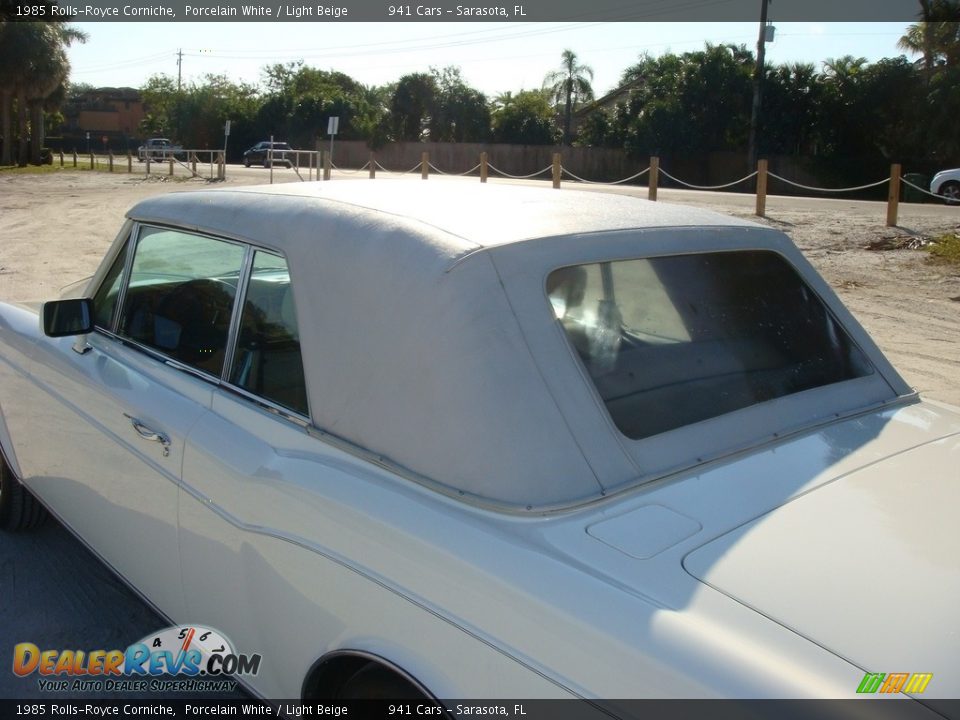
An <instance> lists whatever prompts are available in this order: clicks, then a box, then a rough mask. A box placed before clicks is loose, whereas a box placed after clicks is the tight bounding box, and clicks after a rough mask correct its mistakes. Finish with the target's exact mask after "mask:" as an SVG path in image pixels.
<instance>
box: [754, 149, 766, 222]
mask: <svg viewBox="0 0 960 720" xmlns="http://www.w3.org/2000/svg"><path fill="white" fill-rule="evenodd" d="M756 215H757V217H766V215H767V160H766V158H764V159H763V160H757V208H756Z"/></svg>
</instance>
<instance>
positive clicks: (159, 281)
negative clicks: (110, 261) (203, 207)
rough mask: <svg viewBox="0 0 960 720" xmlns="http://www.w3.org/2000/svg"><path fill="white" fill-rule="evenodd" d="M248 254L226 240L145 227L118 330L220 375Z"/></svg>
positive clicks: (164, 352) (133, 265)
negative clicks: (238, 286) (238, 288)
mask: <svg viewBox="0 0 960 720" xmlns="http://www.w3.org/2000/svg"><path fill="white" fill-rule="evenodd" d="M244 253H245V250H244V248H243V246H241V245H237V244H235V243H230V242H226V241H223V240H214V239H213V238H209V237H204V236H202V235H193V234H191V233H185V232H180V231H177V230H167V229H164V228H142V229H141V231H140V236H139V238H138V240H137V244H136V248H135V250H134V256H133V264H132V267H131V271H130V279H129V281H128V285H127V291H126V295H125V296H124V300H123V308H122V309H121V312H120V320H119V323H118V327H117V332H118V334H120V335H122V336H124V337H127V338H130V339H131V340H135V341H136V342H138V343H141V344H143V345H146V346H147V347H150V348H153V349H155V350H158V351H160V352H162V353H163V354H165V355H168V356H169V357H171V358H173V359H174V360H178V361H180V362H182V363H184V364H185V365H189V366H191V367H194V368H197V369H198V370H203V371H205V372H208V373H210V374H212V375H216V376H217V377H219V376H220V374H221V372H222V369H223V363H224V356H225V353H226V347H227V336H228V334H229V331H230V317H231V314H232V311H233V300H234V297H236V293H237V282H238V278H239V277H240V270H241V268H242V267H243V258H244Z"/></svg>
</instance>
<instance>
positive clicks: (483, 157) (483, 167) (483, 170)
mask: <svg viewBox="0 0 960 720" xmlns="http://www.w3.org/2000/svg"><path fill="white" fill-rule="evenodd" d="M486 181H487V154H486V153H485V152H482V153H480V182H482V183H485V182H486Z"/></svg>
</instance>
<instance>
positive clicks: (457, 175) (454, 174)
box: [427, 162, 480, 177]
mask: <svg viewBox="0 0 960 720" xmlns="http://www.w3.org/2000/svg"><path fill="white" fill-rule="evenodd" d="M427 166H428V167H429V168H431V169H432V170H434V171H435V172H437V173H439V174H440V175H452V176H454V177H463V176H464V175H469V174H470V173H472V172H473V171H474V170H476V169H478V168H479V167H480V163H477V164H476V165H474V166H473V167H472V168H470V169H469V170H467V171H466V172H462V173H448V172H444V171H443V170H441V169H440V168H438V167H437V166H436V165H434V164H433V163H431V162H428V163H427Z"/></svg>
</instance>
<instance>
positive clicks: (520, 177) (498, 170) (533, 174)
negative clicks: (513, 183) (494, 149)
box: [487, 163, 553, 180]
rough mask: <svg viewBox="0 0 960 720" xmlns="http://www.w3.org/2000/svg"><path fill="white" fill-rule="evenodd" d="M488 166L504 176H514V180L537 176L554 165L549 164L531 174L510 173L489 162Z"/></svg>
mask: <svg viewBox="0 0 960 720" xmlns="http://www.w3.org/2000/svg"><path fill="white" fill-rule="evenodd" d="M487 167H488V168H490V169H491V170H493V171H494V172H496V173H500V174H501V175H503V176H504V177H508V178H512V179H513V180H527V179H528V178H532V177H536V176H537V175H543V173H545V172H549V171H550V170H551V169H552V168H553V165H547V166H546V167H545V168H544V169H543V170H539V171H537V172H535V173H530V174H529V175H511V174H510V173H505V172H504V171H503V170H500V169H498V168H495V167H494V166H493V165H491V164H490V163H487Z"/></svg>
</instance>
